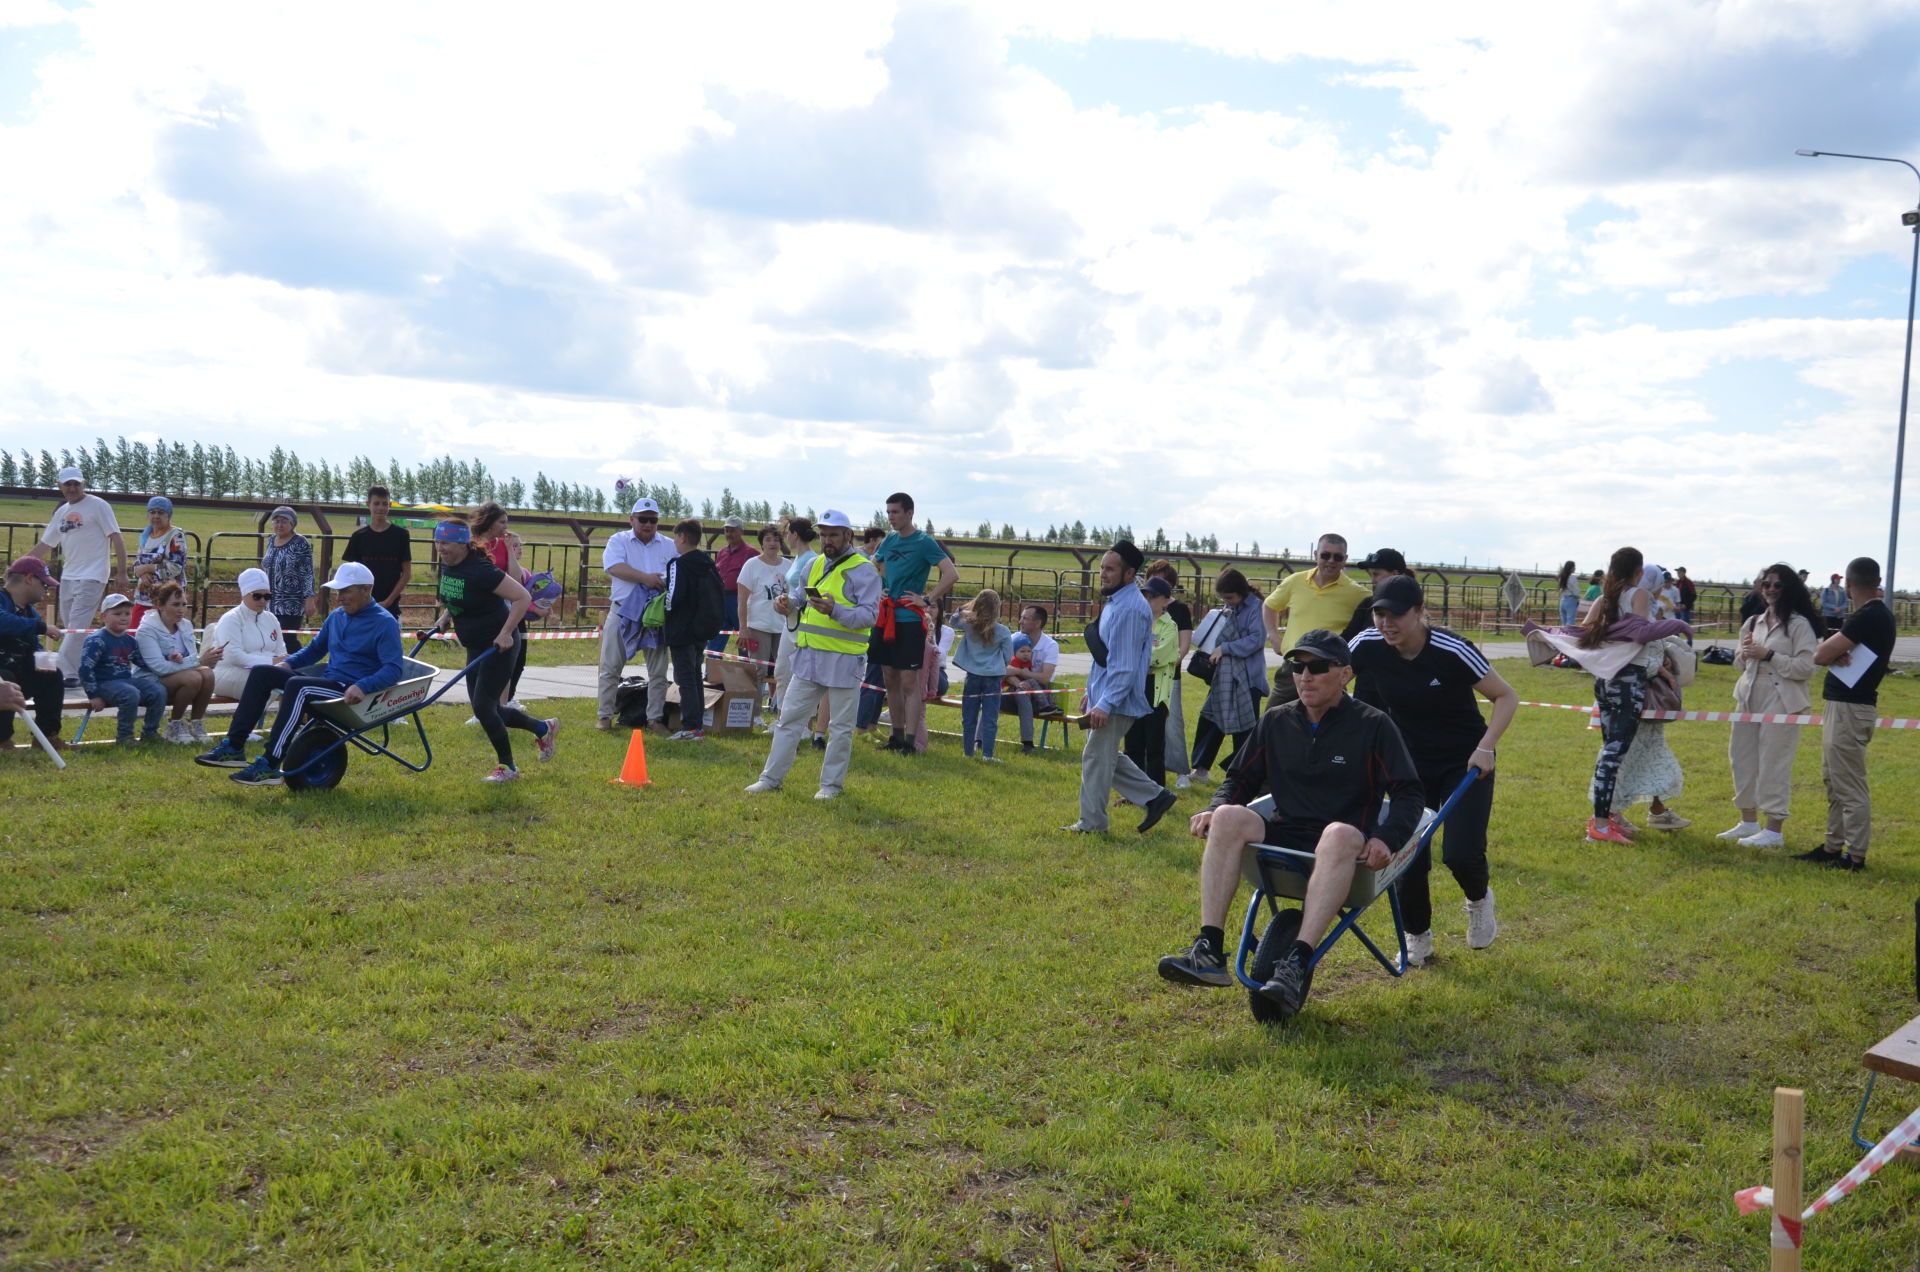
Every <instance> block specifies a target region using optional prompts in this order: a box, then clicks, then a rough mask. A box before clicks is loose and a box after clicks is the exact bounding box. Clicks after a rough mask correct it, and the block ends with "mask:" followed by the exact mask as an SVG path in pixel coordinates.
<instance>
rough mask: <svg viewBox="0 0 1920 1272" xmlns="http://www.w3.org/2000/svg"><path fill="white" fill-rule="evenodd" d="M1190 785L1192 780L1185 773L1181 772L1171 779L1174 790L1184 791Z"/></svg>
mask: <svg viewBox="0 0 1920 1272" xmlns="http://www.w3.org/2000/svg"><path fill="white" fill-rule="evenodd" d="M1192 785H1193V782H1192V781H1191V780H1190V779H1189V778H1188V777H1187V775H1186V774H1185V773H1182V774H1181V775H1180V776H1178V777H1176V778H1174V779H1173V789H1174V790H1176V791H1184V790H1186V789H1187V788H1188V787H1190V786H1192Z"/></svg>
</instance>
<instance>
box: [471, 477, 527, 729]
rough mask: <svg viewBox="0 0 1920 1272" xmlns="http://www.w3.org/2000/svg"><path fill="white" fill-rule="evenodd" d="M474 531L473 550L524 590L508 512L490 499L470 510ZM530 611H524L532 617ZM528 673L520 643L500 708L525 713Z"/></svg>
mask: <svg viewBox="0 0 1920 1272" xmlns="http://www.w3.org/2000/svg"><path fill="white" fill-rule="evenodd" d="M468 524H469V527H470V528H471V529H472V531H473V548H474V551H476V552H485V553H486V554H487V559H488V560H490V561H492V562H493V565H494V568H495V569H497V570H499V571H500V572H501V573H502V574H505V575H506V576H507V577H508V578H510V579H512V580H513V581H514V582H515V583H518V584H520V585H521V586H522V587H525V586H526V582H527V572H526V570H525V568H524V567H522V565H521V564H520V536H519V535H517V534H515V533H514V532H513V531H511V530H509V529H508V528H507V510H506V509H505V508H502V507H501V506H500V505H499V504H498V503H496V502H494V501H493V500H491V499H489V500H487V501H486V502H485V503H483V504H481V505H480V506H479V507H477V508H475V509H474V510H473V518H472V520H471V521H470V522H469V523H468ZM532 612H533V611H532V610H531V608H529V610H528V611H527V613H528V614H531V613H532ZM519 631H520V634H521V636H522V637H523V638H524V637H525V635H526V631H527V615H522V616H521V618H520V627H519ZM526 670H527V642H526V640H525V639H522V640H521V641H520V645H519V649H518V650H517V651H516V652H515V653H514V655H513V674H512V675H511V676H509V677H507V683H506V687H505V688H503V689H502V690H501V691H500V706H501V707H502V708H503V709H504V708H506V707H513V708H515V709H516V710H520V711H524V710H526V708H525V707H523V706H521V705H520V702H519V693H520V677H521V676H522V675H524V674H525V673H526ZM467 723H468V724H477V723H479V721H478V720H469V721H467Z"/></svg>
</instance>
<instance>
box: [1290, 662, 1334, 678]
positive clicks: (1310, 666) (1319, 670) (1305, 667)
mask: <svg viewBox="0 0 1920 1272" xmlns="http://www.w3.org/2000/svg"><path fill="white" fill-rule="evenodd" d="M1342 665H1343V664H1341V663H1337V662H1334V661H1333V660H1332V659H1329V658H1311V659H1306V660H1301V659H1298V658H1289V659H1287V671H1288V672H1289V673H1291V674H1292V675H1295V676H1324V675H1326V674H1327V673H1328V672H1329V671H1332V670H1333V669H1334V668H1335V667H1339V666H1342Z"/></svg>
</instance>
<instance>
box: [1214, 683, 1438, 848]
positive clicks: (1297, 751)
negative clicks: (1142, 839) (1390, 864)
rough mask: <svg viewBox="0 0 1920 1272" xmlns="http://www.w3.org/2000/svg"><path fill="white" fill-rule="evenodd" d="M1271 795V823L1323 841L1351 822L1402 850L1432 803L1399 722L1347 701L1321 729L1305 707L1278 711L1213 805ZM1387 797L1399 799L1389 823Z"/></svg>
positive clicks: (1259, 728)
mask: <svg viewBox="0 0 1920 1272" xmlns="http://www.w3.org/2000/svg"><path fill="white" fill-rule="evenodd" d="M1268 792H1271V793H1272V795H1273V807H1274V811H1273V816H1272V817H1271V818H1269V820H1270V821H1273V822H1284V823H1287V824H1289V825H1292V826H1296V827H1299V828H1301V829H1302V830H1305V831H1309V832H1311V833H1312V834H1313V835H1315V836H1317V835H1319V833H1320V832H1321V831H1322V830H1325V829H1326V828H1327V826H1328V825H1329V824H1330V823H1332V822H1344V823H1346V824H1347V825H1349V826H1358V827H1359V828H1360V830H1361V831H1362V832H1364V833H1365V834H1366V836H1367V838H1369V839H1378V840H1380V842H1382V843H1384V844H1385V845H1386V846H1387V847H1388V848H1389V849H1392V850H1394V851H1398V850H1399V848H1400V846H1401V845H1402V844H1404V843H1406V842H1407V840H1409V839H1411V838H1412V837H1413V832H1414V830H1415V829H1416V828H1417V827H1418V826H1419V825H1420V810H1421V808H1422V807H1423V806H1424V803H1425V798H1426V796H1425V792H1424V791H1423V790H1422V789H1421V786H1420V776H1419V774H1418V773H1416V772H1415V771H1414V767H1413V757H1412V756H1410V755H1408V754H1407V744H1406V742H1405V740H1404V739H1402V738H1401V736H1400V730H1399V729H1398V728H1396V727H1395V726H1394V723H1393V721H1392V720H1391V719H1390V718H1388V716H1387V714H1386V713H1385V712H1384V711H1379V710H1376V709H1375V708H1373V707H1370V706H1368V705H1367V704H1366V703H1364V702H1355V701H1354V700H1353V699H1351V698H1348V697H1344V696H1343V697H1342V698H1341V699H1340V701H1338V702H1336V703H1335V704H1334V706H1333V710H1331V711H1329V712H1327V715H1326V718H1325V719H1323V720H1321V721H1320V727H1319V729H1318V731H1315V730H1314V728H1313V726H1312V725H1311V724H1310V723H1309V722H1308V720H1307V712H1306V709H1305V708H1304V707H1302V706H1301V705H1300V703H1298V702H1289V703H1287V704H1286V705H1284V706H1279V707H1273V708H1270V709H1269V710H1268V711H1267V713H1266V714H1265V715H1263V716H1261V717H1260V723H1259V724H1257V725H1255V726H1254V730H1253V735H1252V736H1251V737H1249V738H1248V739H1247V740H1246V742H1245V743H1244V744H1243V745H1242V746H1241V747H1240V750H1239V753H1238V754H1236V755H1235V756H1234V757H1233V763H1231V764H1230V765H1228V766H1227V771H1226V776H1225V777H1224V778H1223V779H1222V780H1221V782H1220V789H1218V790H1216V791H1215V792H1214V793H1213V802H1212V803H1211V804H1209V805H1208V807H1209V808H1219V807H1221V806H1222V805H1226V804H1246V803H1250V802H1251V801H1253V800H1255V799H1258V798H1259V797H1260V796H1261V795H1263V794H1266V793H1268ZM1383 798H1387V799H1390V800H1391V801H1392V802H1391V803H1390V804H1389V805H1388V807H1387V812H1386V816H1385V817H1384V818H1383V817H1382V816H1381V814H1380V801H1381V800H1382V799H1383Z"/></svg>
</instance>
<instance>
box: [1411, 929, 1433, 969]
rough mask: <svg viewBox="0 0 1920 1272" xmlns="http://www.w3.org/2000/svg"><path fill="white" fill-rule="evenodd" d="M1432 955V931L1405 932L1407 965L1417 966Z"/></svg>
mask: <svg viewBox="0 0 1920 1272" xmlns="http://www.w3.org/2000/svg"><path fill="white" fill-rule="evenodd" d="M1432 957H1433V933H1432V932H1431V931H1426V932H1409V933H1407V966H1408V967H1419V966H1420V965H1421V964H1423V963H1425V962H1426V961H1427V960H1428V959H1430V958H1432Z"/></svg>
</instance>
